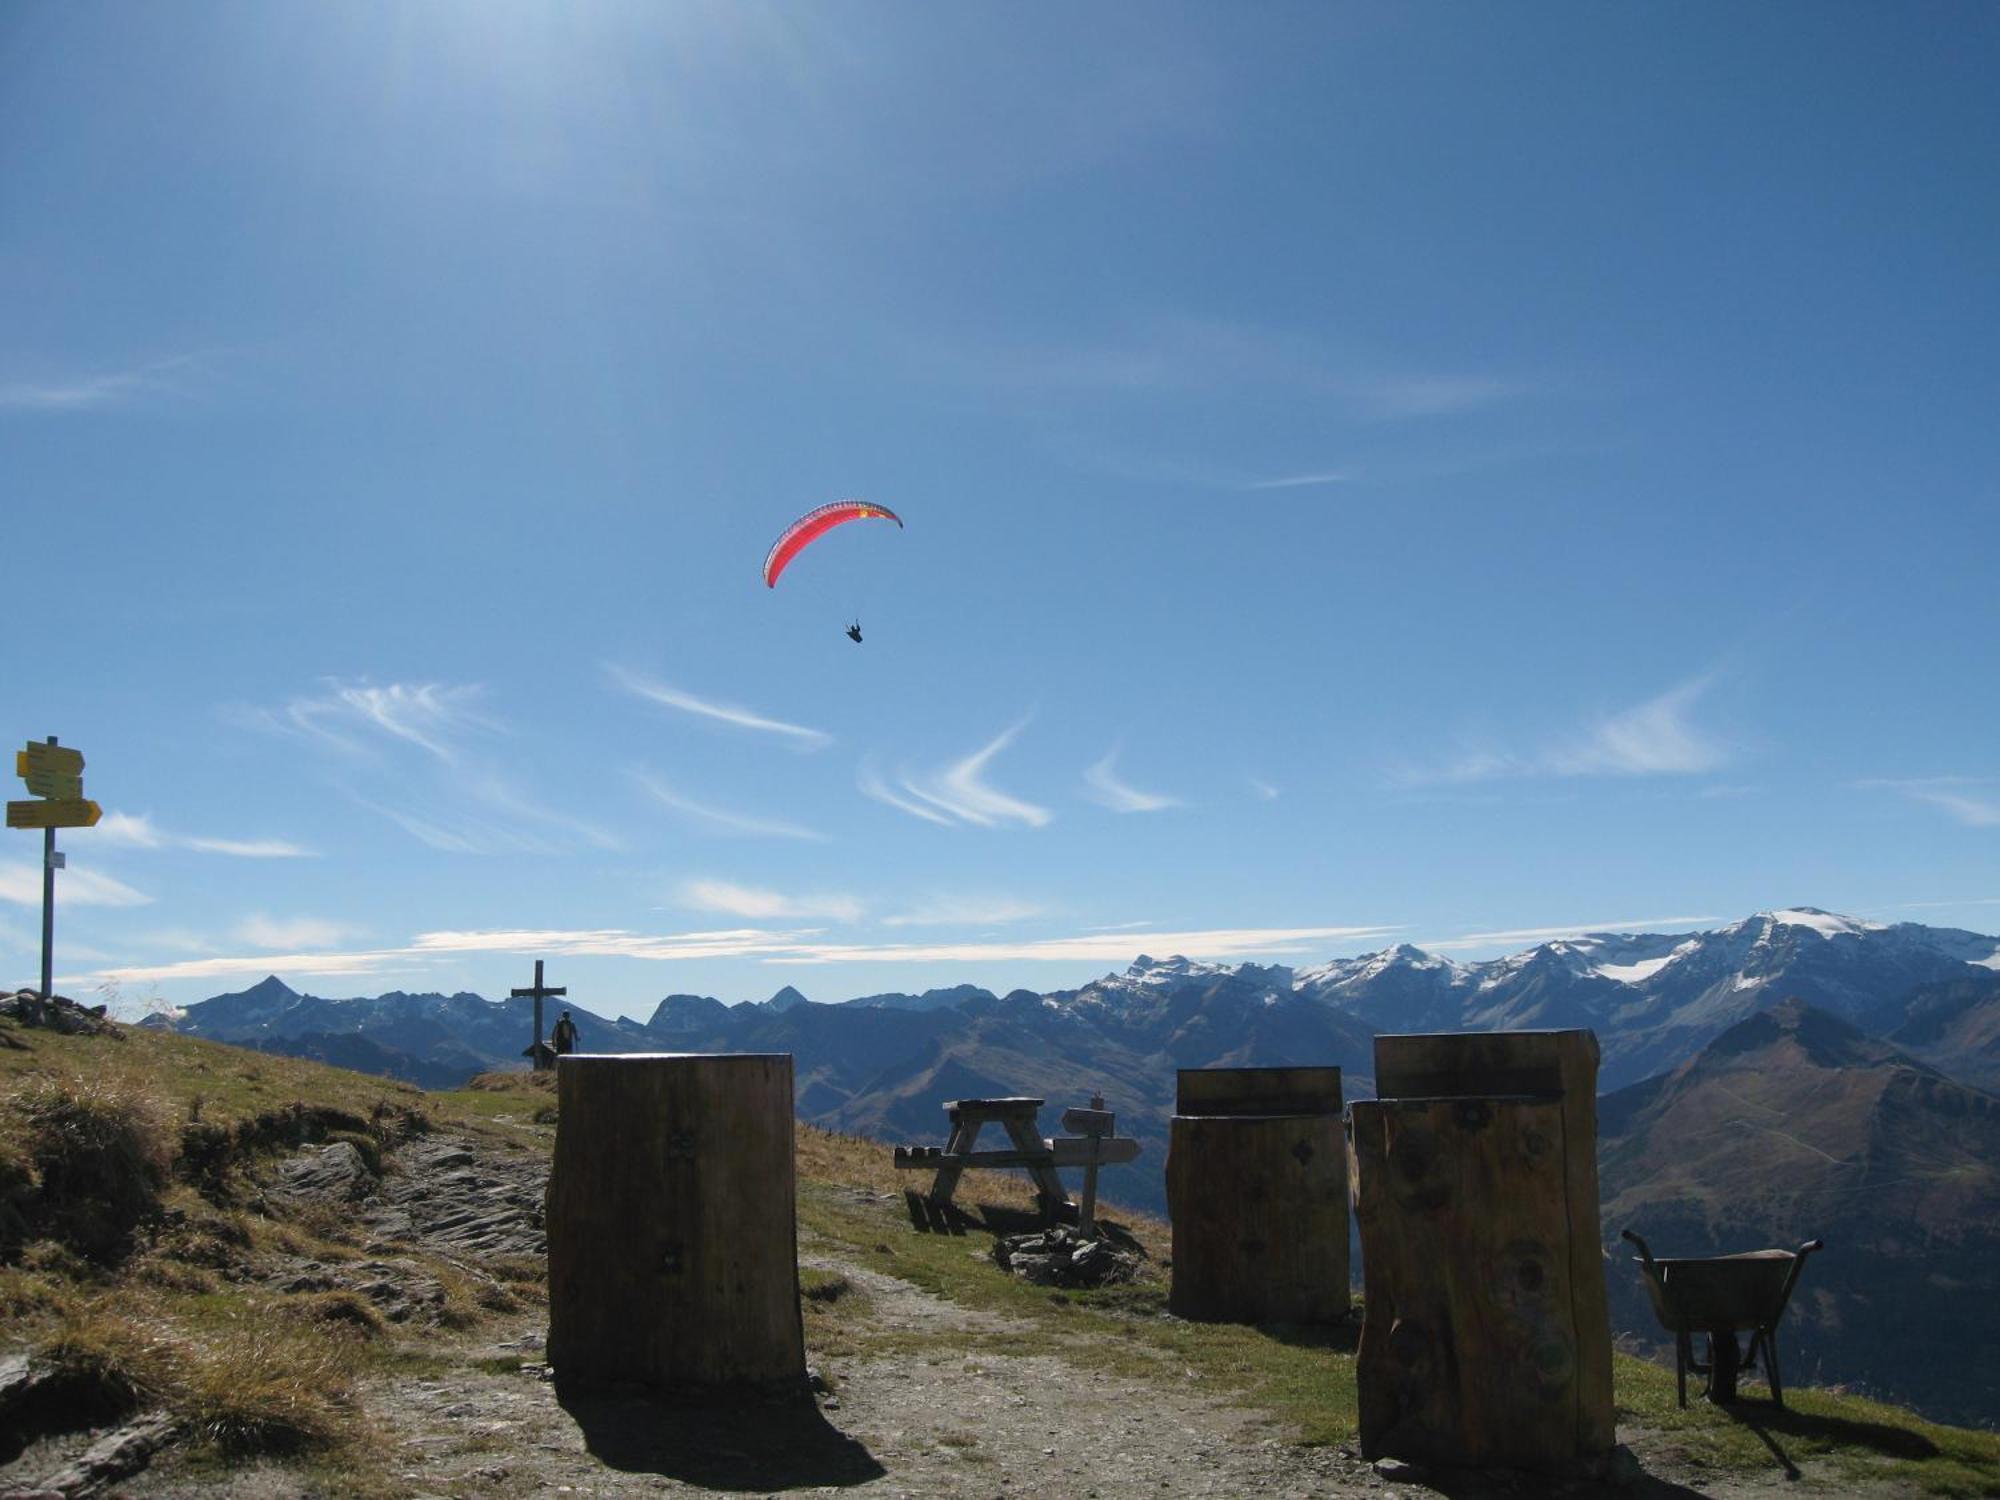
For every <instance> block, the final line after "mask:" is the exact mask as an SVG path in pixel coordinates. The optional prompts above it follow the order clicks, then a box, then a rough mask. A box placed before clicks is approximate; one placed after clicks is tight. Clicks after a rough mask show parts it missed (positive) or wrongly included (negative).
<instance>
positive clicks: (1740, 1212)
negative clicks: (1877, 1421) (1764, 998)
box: [1599, 1001, 2000, 1423]
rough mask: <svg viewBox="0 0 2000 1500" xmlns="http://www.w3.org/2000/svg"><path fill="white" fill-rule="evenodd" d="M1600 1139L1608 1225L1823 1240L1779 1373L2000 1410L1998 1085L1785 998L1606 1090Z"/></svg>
mask: <svg viewBox="0 0 2000 1500" xmlns="http://www.w3.org/2000/svg"><path fill="white" fill-rule="evenodd" d="M1599 1140H1600V1163H1601V1165H1600V1172H1601V1194H1602V1204H1603V1215H1604V1226H1605V1239H1606V1242H1607V1244H1610V1245H1614V1246H1615V1245H1617V1238H1616V1237H1617V1234H1618V1231H1619V1230H1620V1229H1624V1228H1634V1229H1637V1230H1638V1231H1639V1232H1640V1233H1641V1234H1642V1235H1644V1236H1645V1237H1646V1239H1647V1240H1648V1242H1649V1243H1650V1244H1651V1246H1652V1249H1653V1252H1654V1254H1656V1255H1661V1256H1667V1255H1713V1254H1728V1253H1732V1252H1735V1251H1740V1250H1752V1249H1761V1248H1764V1247H1767V1246H1778V1247H1783V1248H1787V1249H1789V1248H1793V1247H1795V1246H1796V1245H1798V1244H1799V1243H1800V1242H1802V1241H1804V1240H1807V1239H1812V1238H1815V1237H1823V1238H1824V1239H1825V1240H1826V1244H1827V1248H1826V1250H1825V1251H1824V1253H1822V1254H1819V1255H1815V1256H1814V1257H1813V1258H1812V1259H1811V1260H1810V1261H1809V1262H1808V1264H1807V1268H1806V1270H1805V1273H1804V1275H1803V1277H1802V1279H1801V1281H1800V1285H1799V1290H1798V1292H1797V1294H1796V1295H1795V1296H1794V1298H1793V1301H1792V1305H1791V1310H1790V1312H1789V1313H1788V1315H1787V1318H1786V1322H1785V1325H1784V1332H1783V1349H1784V1358H1785V1363H1786V1369H1787V1378H1788V1379H1798V1380H1805V1381H1810V1382H1812V1383H1815V1384H1835V1383H1840V1384H1849V1385H1853V1386H1857V1387H1859V1388H1862V1389H1865V1390H1869V1391H1873V1392H1876V1393H1881V1394H1887V1395H1891V1396H1893V1397H1894V1398H1896V1399H1900V1400H1905V1401H1908V1402H1910V1403H1911V1404H1913V1405H1916V1406H1918V1407H1920V1408H1921V1409H1923V1410H1924V1411H1926V1412H1929V1413H1932V1414H1934V1415H1935V1416H1937V1417H1939V1418H1940V1419H1943V1420H1958V1421H1970V1422H1975V1423H1977V1422H1990V1421H1992V1420H1993V1417H1994V1413H1995V1412H1996V1411H2000V1365H1996V1364H1995V1362H1994V1360H1993V1357H1992V1351H1993V1350H1994V1349H1995V1348H2000V1097H1996V1096H1995V1095H1992V1094H1989V1093H1986V1092H1983V1091H1981V1090H1979V1089H1975V1088H1972V1087H1969V1086H1967V1085H1965V1084H1961V1083H1956V1082H1954V1081H1952V1080H1951V1079H1949V1078H1946V1077H1944V1076H1943V1075H1942V1074H1940V1073H1938V1072H1937V1071H1936V1070H1934V1069H1932V1068H1930V1067H1928V1066H1926V1065H1925V1064H1923V1063H1921V1062H1919V1061H1917V1060H1916V1059H1914V1058H1912V1057H1910V1056H1908V1055H1907V1054H1905V1053H1902V1052H1899V1051H1898V1050H1897V1049H1896V1048H1894V1047H1892V1046H1891V1045H1889V1044H1888V1043H1886V1042H1882V1041H1879V1040H1876V1039H1874V1038H1872V1037H1869V1036H1867V1035H1865V1034H1863V1033H1862V1032H1861V1031H1860V1030H1858V1029H1857V1028H1855V1027H1854V1026H1852V1025H1850V1024H1848V1023H1847V1022H1845V1021H1843V1020H1841V1019H1840V1018H1838V1017H1836V1016H1833V1015H1831V1014H1829V1013H1827V1012H1826V1011H1823V1010H1819V1009H1816V1008H1814V1007H1811V1006H1807V1005H1805V1004H1803V1003H1801V1002H1798V1001H1788V1002H1786V1003H1784V1004H1782V1005H1780V1006H1778V1007H1776V1008H1774V1009H1772V1010H1769V1011H1764V1012H1761V1013H1759V1014H1757V1015H1755V1016H1752V1017H1750V1018H1749V1019H1747V1020H1744V1021H1741V1022H1739V1023H1738V1024H1737V1025H1735V1026H1733V1027H1731V1028H1730V1029H1729V1030H1728V1031H1726V1032H1724V1033H1723V1034H1722V1035H1721V1036H1719V1037H1717V1038H1716V1039H1715V1040H1714V1041H1712V1042H1710V1043H1709V1045H1708V1046H1707V1047H1706V1048H1704V1049H1703V1050H1702V1051H1701V1053H1700V1054H1699V1055H1697V1056H1696V1057H1694V1058H1692V1059H1690V1060H1689V1061H1688V1062H1686V1063H1684V1064H1682V1065H1681V1066H1680V1067H1679V1068H1677V1069H1675V1070H1674V1071H1673V1072H1672V1073H1670V1074H1666V1075H1663V1076H1661V1077H1659V1078H1655V1079H1650V1080H1648V1081H1646V1082H1644V1083H1641V1084H1638V1085H1635V1086H1634V1087H1631V1088H1628V1089H1625V1090H1622V1091H1620V1092H1619V1093H1616V1094H1613V1095H1611V1096H1609V1097H1607V1098H1605V1099H1603V1100H1602V1101H1601V1103H1600V1106H1599ZM1609 1273H1610V1275H1609V1288H1610V1292H1611V1297H1612V1307H1613V1322H1614V1326H1616V1327H1619V1328H1621V1329H1625V1330H1628V1331H1632V1332H1635V1333H1637V1334H1639V1335H1641V1336H1642V1338H1643V1339H1645V1340H1647V1341H1652V1342H1657V1341H1660V1340H1661V1339H1662V1337H1663V1336H1662V1335H1661V1334H1660V1331H1659V1329H1658V1326H1657V1324H1656V1323H1655V1322H1654V1319H1653V1316H1652V1313H1651V1311H1650V1309H1649V1308H1648V1307H1647V1305H1646V1301H1645V1297H1644V1290H1643V1286H1642V1284H1641V1282H1640V1280H1639V1276H1638V1273H1637V1271H1636V1270H1635V1269H1634V1268H1633V1267H1632V1266H1631V1264H1630V1263H1629V1261H1627V1260H1626V1258H1625V1256H1624V1255H1623V1254H1622V1253H1618V1254H1615V1255H1614V1258H1613V1260H1612V1262H1611V1263H1610V1266H1609Z"/></svg>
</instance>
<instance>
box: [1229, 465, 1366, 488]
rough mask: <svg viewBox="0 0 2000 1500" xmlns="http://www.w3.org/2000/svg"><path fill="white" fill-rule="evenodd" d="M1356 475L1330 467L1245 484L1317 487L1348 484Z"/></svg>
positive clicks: (1253, 486)
mask: <svg viewBox="0 0 2000 1500" xmlns="http://www.w3.org/2000/svg"><path fill="white" fill-rule="evenodd" d="M1353 478H1354V476H1353V475H1352V474H1349V473H1347V472H1346V471H1345V470H1341V469H1328V470H1325V471H1323V472H1321V473H1316V474H1282V475H1280V476H1278V477H1277V478H1276V479H1252V480H1250V481H1248V482H1247V483H1245V484H1244V485H1243V488H1244V489H1246V490H1303V489H1315V488H1317V487H1319V486H1320V485H1326V484H1347V483H1349V482H1351V481H1352V480H1353Z"/></svg>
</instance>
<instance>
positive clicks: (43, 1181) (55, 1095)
mask: <svg viewBox="0 0 2000 1500" xmlns="http://www.w3.org/2000/svg"><path fill="white" fill-rule="evenodd" d="M7 1105H8V1112H9V1113H10V1114H12V1115H13V1116H14V1117H15V1126H14V1132H13V1133H15V1134H16V1136H17V1139H18V1140H19V1142H20V1143H21V1144H20V1147H18V1148H17V1150H18V1151H19V1154H20V1155H21V1156H24V1157H25V1158H26V1160H27V1163H28V1165H29V1167H30V1169H31V1170H32V1172H33V1174H34V1185H33V1188H32V1190H31V1191H30V1192H28V1193H27V1194H26V1195H25V1201H24V1202H23V1203H22V1207H21V1212H22V1215H23V1217H24V1218H25V1220H26V1223H27V1226H28V1228H29V1229H30V1231H31V1232H37V1233H43V1234H48V1235H51V1236H53V1237H55V1238H57V1239H59V1240H61V1241H62V1242H63V1243H65V1244H67V1245H69V1246H71V1247H72V1248H74V1249H75V1250H76V1251H77V1252H78V1253H79V1254H81V1255H83V1256H85V1257H86V1258H88V1259H91V1260H97V1261H107V1260H116V1259H118V1258H119V1257H120V1256H122V1255H123V1254H124V1253H125V1252H126V1250H127V1249H128V1248H129V1247H130V1244H131V1240H132V1234H133V1231H134V1230H135V1229H137V1228H138V1226H139V1225H140V1224H141V1223H142V1222H144V1221H145V1220H146V1219H147V1218H149V1217H151V1216H152V1215H153V1214H154V1213H156V1212H157V1211H158V1209H159V1206H160V1189H161V1187H162V1186H163V1185H164V1184H165V1182H166V1180H167V1168H168V1165H169V1163H170V1162H171V1160H172V1156H171V1151H170V1149H169V1147H168V1145H167V1141H168V1139H169V1137H168V1135H167V1111H166V1106H165V1104H164V1102H163V1101H162V1099H161V1098H160V1096H159V1095H158V1094H157V1093H155V1092H154V1091H153V1090H151V1089H150V1088H148V1087H146V1086H145V1085H144V1084H143V1083H142V1082H139V1081H137V1080H135V1079H133V1078H131V1077H130V1076H128V1075H126V1074H123V1073H118V1072H106V1073H101V1074H89V1073H70V1072H60V1073H54V1074H50V1075H46V1076H43V1077H37V1078H30V1079H28V1080H26V1081H25V1082H24V1083H23V1084H22V1085H21V1086H20V1087H18V1088H17V1089H16V1091H15V1092H14V1093H13V1095H12V1096H11V1097H10V1098H9V1099H8V1100H7Z"/></svg>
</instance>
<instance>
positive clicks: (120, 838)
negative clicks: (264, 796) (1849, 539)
mask: <svg viewBox="0 0 2000 1500" xmlns="http://www.w3.org/2000/svg"><path fill="white" fill-rule="evenodd" d="M74 836H77V837H80V839H81V841H82V842H84V843H86V844H88V843H92V842H98V843H105V844H114V845H117V846H119V847H121V848H126V849H193V850H195V851H196V852H198V853H201V854H227V855H231V856H233V857H235V858H237V859H309V858H311V857H312V854H313V851H312V850H310V849H307V848H304V847H302V846H300V845H298V844H294V843H292V842H291V841H289V840H287V839H218V838H202V837H198V836H196V835H194V834H179V833H168V832H167V831H166V830H164V829H162V828H160V827H159V826H158V825H157V824H155V823H154V822H153V818H152V814H150V813H122V812H108V813H106V814H105V815H104V816H103V817H102V818H100V819H99V820H98V823H97V826H96V827H95V828H79V829H77V830H76V834H75V835H74Z"/></svg>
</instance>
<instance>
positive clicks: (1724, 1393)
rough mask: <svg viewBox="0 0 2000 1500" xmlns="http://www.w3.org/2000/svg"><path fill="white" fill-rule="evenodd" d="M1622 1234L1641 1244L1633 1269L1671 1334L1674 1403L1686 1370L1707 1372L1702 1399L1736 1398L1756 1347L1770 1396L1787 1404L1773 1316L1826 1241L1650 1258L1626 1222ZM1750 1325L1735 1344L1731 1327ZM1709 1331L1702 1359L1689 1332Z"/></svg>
mask: <svg viewBox="0 0 2000 1500" xmlns="http://www.w3.org/2000/svg"><path fill="white" fill-rule="evenodd" d="M1622 1238H1624V1239H1628V1240H1630V1241H1631V1242H1632V1243H1633V1244H1634V1245H1637V1246H1638V1247H1639V1269H1640V1270H1641V1271H1642V1272H1643V1273H1644V1275H1645V1278H1646V1293H1647V1295H1648V1296H1649V1297H1651V1298H1652V1302H1653V1312H1654V1315H1655V1316H1657V1317H1658V1318H1659V1320H1660V1326H1661V1327H1662V1328H1664V1329H1666V1330H1667V1332H1669V1333H1671V1334H1672V1335H1673V1336H1674V1377H1675V1380H1676V1382H1677V1384H1678V1386H1679V1391H1680V1403H1681V1405H1682V1406H1683V1407H1685V1406H1686V1405H1687V1404H1688V1393H1687V1372H1688V1371H1689V1370H1693V1371H1694V1372H1695V1373H1696V1374H1698V1375H1706V1376H1708V1392H1707V1395H1708V1399H1709V1400H1711V1401H1715V1402H1721V1403H1727V1402H1731V1401H1734V1400H1735V1399H1736V1377H1737V1376H1738V1375H1740V1374H1742V1373H1743V1372H1744V1371H1746V1370H1754V1369H1755V1368H1756V1367H1757V1359H1758V1356H1759V1355H1760V1354H1761V1355H1762V1356H1763V1360H1764V1375H1765V1378H1766V1379H1767V1380H1768V1381H1769V1382H1770V1385H1771V1400H1772V1402H1773V1403H1775V1404H1776V1405H1778V1406H1781V1407H1782V1406H1783V1405H1784V1404H1785V1387H1784V1383H1783V1380H1782V1378H1781V1377H1780V1376H1779V1373H1778V1320H1779V1319H1780V1318H1782V1317H1783V1316H1784V1315H1785V1304H1786V1303H1788V1302H1790V1301H1791V1300H1792V1288H1793V1287H1795V1286H1797V1285H1798V1283H1799V1273H1800V1272H1801V1271H1803V1270H1804V1269H1805V1264H1806V1257H1807V1256H1808V1255H1810V1254H1812V1253H1813V1251H1815V1250H1823V1249H1825V1248H1826V1245H1825V1241H1823V1240H1807V1241H1806V1242H1805V1243H1804V1244H1803V1245H1801V1246H1799V1248H1798V1249H1797V1250H1749V1251H1745V1252H1744V1253H1742V1254H1740V1255H1708V1256H1699V1257H1694V1256H1689V1257H1681V1258H1677V1259H1667V1260H1656V1259H1654V1257H1653V1252H1652V1251H1651V1250H1649V1249H1648V1248H1647V1247H1646V1242H1645V1241H1644V1240H1642V1239H1640V1238H1639V1236H1638V1235H1636V1234H1634V1233H1633V1232H1632V1231H1631V1230H1629V1229H1627V1230H1625V1231H1624V1233H1623V1236H1622ZM1739 1328H1747V1329H1749V1330H1750V1347H1749V1349H1748V1351H1747V1352H1746V1351H1743V1350H1741V1349H1739V1348H1738V1346H1737V1343H1736V1330H1737V1329H1739ZM1697 1333H1705V1334H1707V1335H1708V1362H1707V1363H1706V1364H1704V1363H1702V1362H1701V1361H1700V1360H1698V1359H1696V1358H1695V1357H1694V1336H1695V1335H1696V1334H1697Z"/></svg>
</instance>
